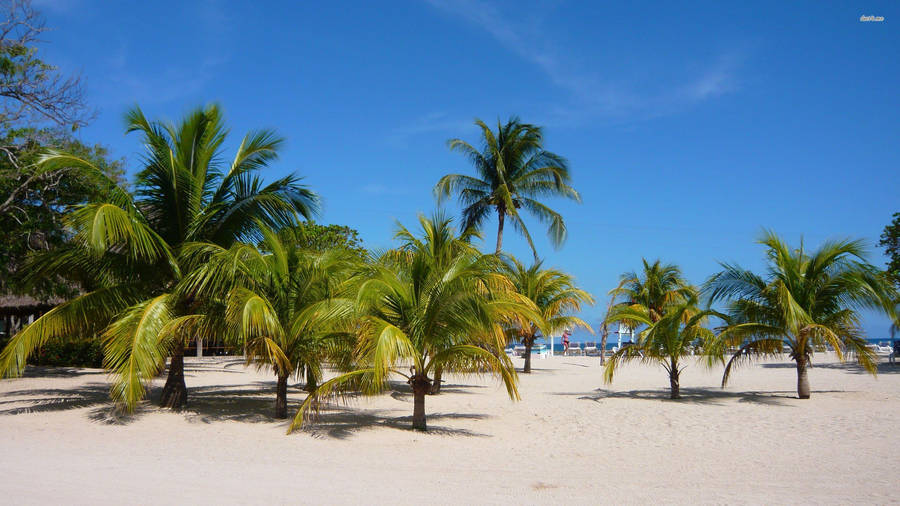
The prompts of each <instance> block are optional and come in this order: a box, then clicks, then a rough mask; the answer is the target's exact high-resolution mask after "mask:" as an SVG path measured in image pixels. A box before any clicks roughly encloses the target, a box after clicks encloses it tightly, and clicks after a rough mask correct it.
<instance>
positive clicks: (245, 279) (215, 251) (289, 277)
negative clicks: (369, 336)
mask: <svg viewBox="0 0 900 506" xmlns="http://www.w3.org/2000/svg"><path fill="white" fill-rule="evenodd" d="M263 233H264V234H265V240H264V241H263V243H262V245H263V247H264V250H265V253H262V252H260V251H259V250H257V248H256V247H254V246H251V245H247V244H240V243H239V244H235V245H233V246H232V247H231V248H228V249H223V248H221V247H218V246H212V245H207V244H202V245H198V247H196V248H195V249H194V251H192V254H193V256H194V258H195V259H196V260H198V261H200V262H201V265H200V266H199V267H197V268H196V269H194V270H192V271H191V273H190V274H189V275H188V276H187V278H186V279H185V281H184V282H183V283H182V286H183V287H184V289H185V290H186V291H188V292H191V293H198V294H202V295H203V296H204V297H205V298H209V299H215V298H216V294H221V293H226V294H227V295H225V296H224V298H222V300H221V301H220V307H218V308H213V309H212V311H213V314H214V315H215V318H216V319H217V320H218V321H220V322H221V325H208V326H200V327H201V328H200V329H198V331H203V330H212V332H213V333H214V334H218V335H224V336H225V339H226V341H227V342H228V343H230V344H232V345H234V346H235V347H237V348H243V349H244V350H245V353H246V357H247V363H248V364H249V363H256V364H257V365H258V366H259V367H271V368H272V370H273V371H274V372H275V375H276V377H277V383H276V395H275V417H276V418H287V386H288V379H289V377H290V376H291V375H292V374H295V375H296V376H298V377H299V376H300V375H302V374H303V373H304V372H305V373H306V376H307V388H308V389H309V390H310V391H313V390H314V389H315V385H316V382H317V381H318V378H320V377H321V369H322V364H323V361H324V360H326V359H332V360H335V361H338V362H340V361H341V358H342V357H344V356H346V355H348V354H349V350H350V348H351V347H352V344H353V343H352V339H350V334H349V332H347V331H346V329H345V327H344V326H342V325H346V323H345V322H347V321H349V316H351V315H352V309H353V307H352V305H353V304H352V300H349V299H345V298H342V297H341V296H342V295H344V294H345V293H346V292H347V290H348V287H349V283H348V281H349V280H350V277H351V274H352V272H353V270H354V269H355V268H356V262H355V261H354V259H353V258H352V257H351V253H349V252H347V251H343V250H331V251H327V252H323V253H310V252H303V251H300V250H298V249H296V248H293V247H291V245H290V244H289V243H288V244H285V243H283V242H282V241H281V240H280V239H279V236H278V235H276V234H275V233H274V232H271V231H268V230H266V229H264V230H263ZM206 316H207V317H208V316H209V315H206Z"/></svg>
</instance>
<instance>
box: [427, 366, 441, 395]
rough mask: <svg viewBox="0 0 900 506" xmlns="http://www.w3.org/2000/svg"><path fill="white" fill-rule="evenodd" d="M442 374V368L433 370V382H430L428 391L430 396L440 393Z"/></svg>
mask: <svg viewBox="0 0 900 506" xmlns="http://www.w3.org/2000/svg"><path fill="white" fill-rule="evenodd" d="M443 372H444V368H443V367H438V368H436V369H435V370H434V380H433V381H432V382H431V390H429V392H428V393H429V394H430V395H437V394H439V393H441V374H442V373H443Z"/></svg>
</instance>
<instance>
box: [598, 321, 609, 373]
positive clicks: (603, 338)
mask: <svg viewBox="0 0 900 506" xmlns="http://www.w3.org/2000/svg"><path fill="white" fill-rule="evenodd" d="M608 336H609V331H607V330H606V325H604V326H603V333H602V334H601V335H600V365H603V364H605V363H606V338H607V337H608Z"/></svg>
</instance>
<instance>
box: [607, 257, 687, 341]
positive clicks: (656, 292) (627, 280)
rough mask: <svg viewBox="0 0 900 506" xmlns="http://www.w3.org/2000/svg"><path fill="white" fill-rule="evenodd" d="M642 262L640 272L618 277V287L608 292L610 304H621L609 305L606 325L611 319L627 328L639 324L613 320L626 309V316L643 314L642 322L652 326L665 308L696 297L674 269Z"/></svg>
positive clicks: (657, 263)
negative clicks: (643, 320)
mask: <svg viewBox="0 0 900 506" xmlns="http://www.w3.org/2000/svg"><path fill="white" fill-rule="evenodd" d="M642 263H643V266H642V270H641V272H640V273H637V272H634V271H632V272H626V273H625V274H622V276H621V279H620V281H619V286H617V287H616V288H614V289H613V290H611V291H610V292H609V295H610V296H611V297H613V301H615V300H617V299H622V301H621V302H617V303H615V304H613V303H612V301H611V302H610V308H609V310H608V311H607V317H606V319H605V321H606V322H610V321H612V320H611V318H614V319H615V320H616V321H622V322H624V323H626V324H628V325H629V326H630V327H631V328H634V327H635V326H636V325H638V324H640V323H641V321H639V320H634V321H631V320H629V319H627V318H625V319H623V318H616V317H615V316H616V314H617V313H618V312H620V311H625V310H627V311H628V312H629V313H635V312H640V313H643V314H644V315H645V318H644V319H645V320H648V321H650V322H651V323H655V322H657V321H659V320H660V319H661V318H662V317H663V316H665V314H666V311H667V309H668V308H669V307H672V306H678V305H681V304H684V303H685V302H687V301H689V300H691V298H693V297H695V296H696V293H697V290H696V289H695V288H694V287H692V286H691V284H690V283H688V282H687V280H685V279H684V277H683V276H682V274H681V269H679V268H678V266H676V265H672V264H663V263H661V262H660V261H659V260H656V261H655V262H653V263H652V264H651V263H650V262H648V261H647V260H646V259H642Z"/></svg>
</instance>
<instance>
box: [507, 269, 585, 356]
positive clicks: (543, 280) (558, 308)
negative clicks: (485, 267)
mask: <svg viewBox="0 0 900 506" xmlns="http://www.w3.org/2000/svg"><path fill="white" fill-rule="evenodd" d="M503 272H504V273H505V274H506V276H507V277H508V278H509V279H510V280H511V281H512V283H513V285H514V286H515V287H516V291H517V292H518V293H519V294H520V295H522V296H524V297H525V298H527V299H528V300H530V301H531V302H532V303H533V304H534V306H535V307H536V308H537V312H538V314H539V315H540V320H528V319H521V318H520V319H517V320H515V321H513V322H512V325H511V326H510V329H509V330H510V332H511V335H512V337H513V338H515V339H517V340H518V341H520V342H521V343H522V344H523V345H525V367H524V369H523V372H525V373H531V347H532V346H534V341H535V339H537V338H538V337H540V336H547V337H552V336H553V335H554V334H556V333H558V332H561V331H563V330H566V329H571V328H575V327H581V328H584V329H586V330H588V331H589V332H593V330H591V327H590V325H588V324H587V323H585V321H584V320H582V319H581V318H579V317H577V316H574V315H572V314H571V313H573V312H576V311H580V310H581V305H582V304H593V303H594V298H593V297H591V294H589V293H587V292H586V291H584V290H582V289H580V288H578V287H577V286H575V278H573V277H572V276H570V275H568V274H566V273H564V272H562V271H559V270H557V269H544V268H543V266H542V265H541V262H535V263H534V264H532V265H531V266H530V267H525V266H524V265H523V264H522V263H521V262H519V261H518V260H516V259H515V258H513V257H511V256H510V257H507V259H506V261H505V262H504V264H503ZM520 316H521V315H520Z"/></svg>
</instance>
